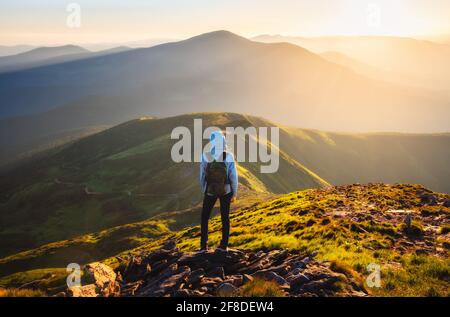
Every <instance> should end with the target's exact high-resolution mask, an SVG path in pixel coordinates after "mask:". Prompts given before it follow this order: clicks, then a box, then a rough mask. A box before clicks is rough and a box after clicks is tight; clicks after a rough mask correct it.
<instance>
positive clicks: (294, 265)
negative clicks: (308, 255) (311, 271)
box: [291, 260, 306, 270]
mask: <svg viewBox="0 0 450 317" xmlns="http://www.w3.org/2000/svg"><path fill="white" fill-rule="evenodd" d="M291 267H292V268H293V269H298V270H302V269H304V268H305V267H306V263H305V262H303V261H299V260H295V261H292V262H291Z"/></svg>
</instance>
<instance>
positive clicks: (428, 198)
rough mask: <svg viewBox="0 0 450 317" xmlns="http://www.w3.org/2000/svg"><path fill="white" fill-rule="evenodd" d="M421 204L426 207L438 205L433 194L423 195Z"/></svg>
mask: <svg viewBox="0 0 450 317" xmlns="http://www.w3.org/2000/svg"><path fill="white" fill-rule="evenodd" d="M419 197H420V202H421V203H422V204H424V205H429V206H435V205H436V204H437V199H436V197H435V196H434V195H431V194H422V195H420V196H419Z"/></svg>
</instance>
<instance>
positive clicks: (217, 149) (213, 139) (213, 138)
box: [209, 131, 227, 158]
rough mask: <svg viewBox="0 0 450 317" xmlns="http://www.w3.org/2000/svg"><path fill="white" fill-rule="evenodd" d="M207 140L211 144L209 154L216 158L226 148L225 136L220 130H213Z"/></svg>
mask: <svg viewBox="0 0 450 317" xmlns="http://www.w3.org/2000/svg"><path fill="white" fill-rule="evenodd" d="M209 141H210V143H211V145H212V147H211V154H212V155H213V156H214V157H215V158H217V157H219V156H220V155H222V153H223V152H224V151H226V148H227V140H226V138H225V135H224V134H223V133H222V131H214V132H212V133H211V135H210V136H209Z"/></svg>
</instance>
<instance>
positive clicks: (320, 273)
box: [71, 243, 367, 297]
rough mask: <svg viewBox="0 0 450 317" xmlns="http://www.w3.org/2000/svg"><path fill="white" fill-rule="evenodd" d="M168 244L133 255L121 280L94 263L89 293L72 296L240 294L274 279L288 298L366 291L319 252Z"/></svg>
mask: <svg viewBox="0 0 450 317" xmlns="http://www.w3.org/2000/svg"><path fill="white" fill-rule="evenodd" d="M168 246H169V247H167V246H166V247H165V248H163V249H161V250H157V251H154V252H152V253H148V254H141V255H140V256H137V257H132V258H131V259H130V260H129V261H128V263H127V264H126V266H125V268H124V269H122V270H121V271H120V272H117V274H118V275H119V276H120V275H121V276H122V280H118V279H117V278H116V277H115V276H114V275H113V274H111V271H109V270H105V267H104V266H103V265H102V266H99V265H98V264H95V265H93V264H91V265H89V266H87V270H88V271H89V272H91V274H90V276H91V277H93V278H94V282H93V283H91V284H89V285H88V286H89V287H88V290H89V291H90V292H88V290H87V289H86V290H84V289H83V288H82V289H78V290H77V292H73V291H72V292H71V294H72V295H73V296H84V294H85V293H86V294H88V295H91V292H92V288H93V285H95V286H96V288H95V289H96V294H97V296H118V295H120V296H151V297H192V296H239V291H240V289H241V287H242V286H243V285H245V284H246V283H248V282H250V281H252V280H254V279H263V280H269V281H273V282H275V283H276V284H277V285H278V287H279V288H280V290H282V291H283V292H284V293H285V295H286V296H366V295H367V294H366V293H365V292H364V290H363V288H362V287H361V286H359V285H358V283H357V282H356V281H355V280H354V279H353V278H352V277H348V276H345V275H344V274H341V273H337V272H333V271H332V270H331V269H330V266H329V264H328V263H326V262H320V261H317V260H315V258H314V255H315V254H311V255H304V254H303V255H302V254H300V253H298V252H294V251H292V252H291V251H287V250H273V251H270V252H263V251H259V252H251V251H242V250H228V251H221V250H216V251H209V252H204V253H182V252H180V251H179V250H178V249H176V248H175V245H174V244H173V243H171V244H170V245H168ZM100 272H102V273H101V274H100ZM96 273H97V274H96ZM115 274H116V273H115ZM118 285H120V291H117V286H118ZM343 285H344V287H343ZM83 291H86V292H83Z"/></svg>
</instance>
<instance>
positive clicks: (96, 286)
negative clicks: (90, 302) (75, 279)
mask: <svg viewBox="0 0 450 317" xmlns="http://www.w3.org/2000/svg"><path fill="white" fill-rule="evenodd" d="M120 281H121V278H120V275H118V274H116V272H114V270H113V269H112V268H110V267H109V266H107V265H105V264H103V263H100V262H94V263H90V264H88V265H86V266H85V267H84V270H83V275H82V279H81V285H80V286H72V287H69V289H68V290H67V293H68V294H69V296H72V297H98V296H104V297H112V296H120V283H119V282H120Z"/></svg>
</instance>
